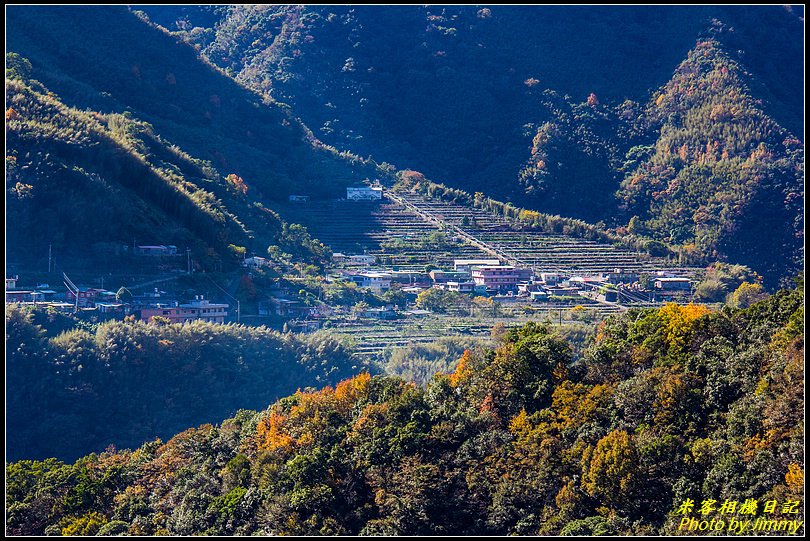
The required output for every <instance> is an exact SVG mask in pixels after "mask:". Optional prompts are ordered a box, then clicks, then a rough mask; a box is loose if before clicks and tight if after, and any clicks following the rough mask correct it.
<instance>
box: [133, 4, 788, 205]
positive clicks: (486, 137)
mask: <svg viewBox="0 0 810 541" xmlns="http://www.w3.org/2000/svg"><path fill="white" fill-rule="evenodd" d="M142 9H144V10H145V11H146V12H147V13H148V15H149V16H150V17H152V18H153V19H154V20H156V21H157V22H159V23H160V24H163V25H164V26H166V27H167V28H169V29H171V30H181V31H182V33H183V34H184V35H185V37H186V38H187V39H189V40H191V41H192V42H195V43H197V44H198V45H199V46H200V47H201V50H202V52H203V53H204V54H205V55H206V56H207V57H208V58H209V59H210V60H211V61H212V62H214V63H215V64H217V65H219V66H220V67H222V68H224V69H227V70H229V72H231V73H233V74H234V76H236V77H237V79H239V80H241V81H244V82H245V83H246V84H248V85H250V86H252V87H253V88H257V89H260V90H263V91H266V92H268V93H269V94H270V95H272V96H274V97H275V98H277V99H279V100H281V101H284V102H285V103H289V104H290V105H291V106H292V107H293V110H294V111H296V114H299V115H301V117H302V118H303V119H304V121H305V122H306V123H307V125H309V126H311V127H312V128H313V130H315V133H316V134H317V135H318V136H319V137H321V138H323V140H324V141H328V142H330V143H332V144H335V145H336V146H339V147H341V148H346V149H350V150H353V151H355V152H358V153H359V154H361V155H368V154H372V155H374V156H375V157H376V158H377V159H378V161H379V160H385V161H388V162H392V163H395V164H397V165H399V166H401V167H405V166H407V167H411V168H414V169H417V170H420V171H422V172H424V173H425V174H426V175H427V176H429V177H430V178H434V179H436V180H439V181H443V182H452V183H454V184H455V185H456V186H457V187H462V188H465V189H469V190H471V191H475V190H480V189H482V188H490V189H492V188H493V187H492V186H491V184H492V182H491V179H492V178H510V179H515V178H516V176H517V170H518V168H519V162H520V157H519V154H517V153H519V152H520V149H522V148H525V146H526V145H527V143H528V141H527V139H526V138H525V133H524V124H527V123H532V122H537V121H539V120H542V117H538V111H537V107H536V102H535V100H534V99H533V97H532V93H531V90H532V89H541V90H542V89H552V90H555V91H558V92H560V93H561V94H569V95H571V96H573V99H574V100H576V101H583V100H584V99H585V98H586V97H587V96H588V95H589V94H590V93H595V94H596V95H597V96H599V98H600V99H601V100H603V101H614V102H620V101H622V100H624V99H626V98H630V99H635V100H643V99H646V96H647V93H648V92H649V91H650V90H651V89H653V88H656V87H658V86H660V85H661V84H663V83H665V82H666V80H667V79H668V78H669V77H670V75H671V70H672V68H673V67H674V66H676V65H677V64H678V62H680V61H681V60H682V59H683V58H684V56H685V55H686V53H687V51H688V50H689V49H690V48H691V47H693V45H694V42H695V40H696V39H697V38H698V37H699V36H700V35H702V34H705V33H706V32H707V31H708V30H709V29H710V28H711V27H712V21H713V19H714V20H715V22H716V23H717V24H724V25H725V26H726V27H727V28H732V29H733V31H729V32H728V39H726V42H727V43H728V47H729V49H730V50H734V51H739V54H741V55H744V56H745V58H746V59H747V60H750V63H751V64H752V65H750V66H749V69H751V70H752V71H753V72H754V73H756V74H758V75H760V74H761V77H760V80H761V81H762V87H763V91H764V92H767V94H768V95H767V96H766V98H767V99H768V107H769V108H770V109H771V110H773V111H775V112H777V113H778V114H777V118H778V120H779V121H780V122H781V123H783V124H784V125H786V126H788V127H789V128H790V129H792V130H793V131H794V132H796V133H800V132H801V131H802V129H801V126H802V125H801V115H800V114H799V113H800V112H801V111H802V99H801V87H802V79H801V77H800V76H798V74H800V73H801V58H802V47H801V43H802V41H801V36H802V25H801V20H800V15H801V8H799V10H800V11H799V12H797V13H791V12H788V11H787V10H785V9H784V8H781V7H776V6H773V7H760V8H749V7H739V8H725V7H700V6H697V7H688V6H678V7H675V6H672V7H655V8H653V7H646V8H644V7H615V6H614V7H599V6H587V7H586V6H532V7H529V6H496V7H492V8H479V7H472V6H446V7H442V6H387V7H386V6H377V7H362V6H356V7H350V6H349V7H345V6H344V7H341V6H305V7H301V6H232V7H228V8H224V7H221V6H220V7H213V8H210V9H209V10H201V9H189V8H177V7H174V8H173V7H162V6H151V7H150V6H146V7H143V8H142ZM212 20H217V23H216V24H215V26H214V27H211V26H209V25H210V23H211V21H212ZM763 21H765V22H766V23H767V25H768V27H769V28H778V29H779V30H780V31H779V32H775V34H777V36H776V37H769V36H773V34H774V32H768V33H767V35H765V33H764V32H763V31H762V23H763ZM777 55H778V56H779V58H780V63H775V62H774V61H773V59H774V58H775V57H776V56H777ZM494 188H495V189H497V190H504V191H503V192H497V191H496V192H493V195H494V196H497V197H499V198H504V197H505V196H506V195H511V196H515V195H516V194H517V193H519V192H515V191H510V190H509V188H514V186H509V185H506V186H502V185H499V186H495V187H494Z"/></svg>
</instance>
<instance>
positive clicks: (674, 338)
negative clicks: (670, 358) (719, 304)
mask: <svg viewBox="0 0 810 541" xmlns="http://www.w3.org/2000/svg"><path fill="white" fill-rule="evenodd" d="M709 313H711V310H709V309H708V308H706V307H705V306H704V305H702V304H692V303H689V304H687V305H679V304H677V303H674V302H668V303H667V304H665V305H664V306H663V307H661V308H660V309H659V310H658V315H659V316H660V317H661V318H662V319H663V320H664V329H665V337H666V341H667V345H669V347H670V348H673V349H675V350H680V349H682V348H683V347H684V346H686V340H687V338H688V336H689V334H690V333H691V332H692V328H693V324H694V322H695V320H697V319H699V318H701V317H703V316H705V315H707V314H709Z"/></svg>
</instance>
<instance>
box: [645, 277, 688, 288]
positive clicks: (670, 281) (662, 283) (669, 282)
mask: <svg viewBox="0 0 810 541" xmlns="http://www.w3.org/2000/svg"><path fill="white" fill-rule="evenodd" d="M654 286H655V289H660V290H662V291H689V290H690V289H691V288H692V281H691V280H690V279H689V278H679V277H674V276H673V277H666V278H656V279H655V282H654Z"/></svg>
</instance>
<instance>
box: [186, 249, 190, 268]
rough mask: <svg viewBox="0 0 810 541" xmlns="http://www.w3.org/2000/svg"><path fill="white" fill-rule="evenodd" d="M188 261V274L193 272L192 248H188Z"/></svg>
mask: <svg viewBox="0 0 810 541" xmlns="http://www.w3.org/2000/svg"><path fill="white" fill-rule="evenodd" d="M186 263H187V265H188V274H191V249H190V248H186Z"/></svg>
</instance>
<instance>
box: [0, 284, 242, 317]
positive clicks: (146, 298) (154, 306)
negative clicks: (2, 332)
mask: <svg viewBox="0 0 810 541" xmlns="http://www.w3.org/2000/svg"><path fill="white" fill-rule="evenodd" d="M6 303H17V304H23V305H34V306H39V307H43V308H51V309H55V310H58V311H61V312H66V313H70V312H74V311H81V312H82V313H83V314H86V313H88V312H92V313H96V314H104V315H105V316H107V317H122V316H126V315H130V314H135V315H136V316H138V317H140V319H142V320H144V321H147V322H148V321H151V320H152V318H154V317H155V316H160V317H164V318H166V319H168V320H169V321H171V322H172V323H185V322H188V321H209V322H211V323H224V322H225V318H227V317H228V308H229V306H228V305H227V304H219V303H212V302H210V301H208V300H206V299H205V298H203V297H202V296H200V295H197V296H195V297H194V299H193V300H191V301H190V302H188V303H180V302H178V301H177V300H176V299H175V298H174V297H172V296H168V295H167V294H166V292H165V291H159V290H157V289H155V290H154V291H150V292H146V293H142V294H139V295H133V296H132V297H131V298H129V297H128V298H127V299H126V300H122V299H120V298H119V297H118V294H117V293H116V292H113V291H107V290H105V289H100V288H95V287H82V286H79V287H78V288H76V291H75V292H74V291H72V290H71V289H70V288H66V290H65V291H64V292H57V291H56V290H53V289H51V288H50V287H49V286H48V284H40V285H38V286H37V287H33V288H18V287H17V278H6Z"/></svg>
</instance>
